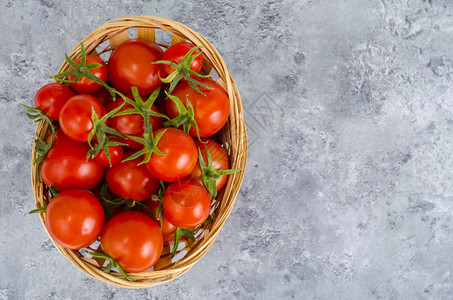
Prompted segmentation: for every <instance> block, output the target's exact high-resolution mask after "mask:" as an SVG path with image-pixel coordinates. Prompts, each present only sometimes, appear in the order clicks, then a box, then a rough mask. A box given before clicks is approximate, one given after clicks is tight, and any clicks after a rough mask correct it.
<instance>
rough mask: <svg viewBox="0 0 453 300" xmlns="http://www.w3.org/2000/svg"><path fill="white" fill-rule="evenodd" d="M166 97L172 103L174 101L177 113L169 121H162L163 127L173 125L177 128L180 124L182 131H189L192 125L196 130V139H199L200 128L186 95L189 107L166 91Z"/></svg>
mask: <svg viewBox="0 0 453 300" xmlns="http://www.w3.org/2000/svg"><path fill="white" fill-rule="evenodd" d="M167 97H168V98H169V99H170V100H171V101H173V103H175V105H176V108H177V109H178V113H179V115H178V116H177V117H175V118H173V119H171V120H169V121H166V122H164V123H163V125H164V127H169V126H173V127H175V128H178V127H179V126H181V125H182V127H183V130H184V132H185V133H189V130H190V127H192V126H193V127H194V128H195V130H196V131H197V136H198V140H200V141H201V139H200V129H199V128H198V124H197V121H195V111H194V108H193V105H192V103H190V101H189V99H187V96H186V103H187V104H188V105H189V108H186V107H185V106H184V104H183V103H182V101H181V100H180V99H179V98H178V97H176V96H173V95H170V94H169V93H167Z"/></svg>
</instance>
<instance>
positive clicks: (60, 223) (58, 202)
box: [45, 189, 104, 250]
mask: <svg viewBox="0 0 453 300" xmlns="http://www.w3.org/2000/svg"><path fill="white" fill-rule="evenodd" d="M45 216H46V228H47V231H48V232H49V234H50V236H51V237H52V239H53V240H54V241H55V242H57V243H58V244H60V245H61V246H63V247H65V248H69V249H73V250H78V249H81V248H84V247H87V246H89V245H91V244H92V243H93V242H94V241H95V240H96V239H97V238H98V236H99V234H100V233H101V230H102V227H103V226H104V210H103V208H102V205H101V203H100V202H99V200H98V199H96V197H94V196H93V195H92V194H90V193H89V192H87V191H84V190H76V189H73V190H66V191H63V192H61V193H60V194H58V195H57V196H55V197H54V198H53V199H52V200H51V201H50V203H49V205H48V206H47V208H46V213H45Z"/></svg>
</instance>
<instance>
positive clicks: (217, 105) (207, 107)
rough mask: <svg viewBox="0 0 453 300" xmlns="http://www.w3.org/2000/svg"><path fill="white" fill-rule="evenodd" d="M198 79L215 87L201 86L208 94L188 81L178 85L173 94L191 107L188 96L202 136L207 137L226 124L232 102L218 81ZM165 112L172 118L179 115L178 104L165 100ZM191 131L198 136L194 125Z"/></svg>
mask: <svg viewBox="0 0 453 300" xmlns="http://www.w3.org/2000/svg"><path fill="white" fill-rule="evenodd" d="M198 80H199V81H200V82H202V83H205V84H207V85H209V86H211V87H213V89H212V90H209V89H206V88H203V87H201V86H200V89H201V90H202V91H203V93H205V94H206V96H203V95H202V94H200V93H198V92H197V91H195V90H194V89H193V88H192V87H191V86H190V85H189V84H188V83H187V82H180V83H179V84H178V85H176V87H175V89H174V90H173V92H172V95H173V96H176V97H178V98H179V99H180V100H181V101H182V102H183V103H184V105H185V106H186V108H189V104H188V103H187V101H186V97H187V98H188V100H189V102H190V103H191V104H192V105H193V109H194V112H195V121H196V122H197V124H198V127H199V130H200V136H201V137H207V136H211V135H213V134H214V133H216V132H217V131H219V130H220V129H221V128H222V127H223V125H225V123H226V121H227V119H228V116H229V114H230V102H229V100H228V96H227V94H226V93H225V91H224V90H223V89H222V87H221V86H220V85H219V84H218V83H217V82H215V81H214V80H212V79H207V78H199V79H198ZM165 112H166V113H167V115H168V116H169V117H170V118H172V119H173V118H175V117H176V116H178V108H177V106H176V105H175V103H174V102H173V101H171V100H169V99H167V101H165ZM189 133H190V135H191V136H197V131H196V130H195V128H194V127H191V128H190V131H189Z"/></svg>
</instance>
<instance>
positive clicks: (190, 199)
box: [163, 180, 211, 228]
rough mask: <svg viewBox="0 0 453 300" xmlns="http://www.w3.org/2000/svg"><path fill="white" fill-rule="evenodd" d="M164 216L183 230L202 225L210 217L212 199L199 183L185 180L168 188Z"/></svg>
mask: <svg viewBox="0 0 453 300" xmlns="http://www.w3.org/2000/svg"><path fill="white" fill-rule="evenodd" d="M163 209H164V216H165V217H166V218H167V220H168V221H169V222H170V223H171V224H173V225H175V226H177V227H181V228H192V227H195V226H198V225H201V224H202V223H203V222H204V221H206V219H207V218H208V217H209V212H210V210H211V199H210V198H209V193H208V191H207V190H206V189H205V188H204V187H203V186H202V185H201V184H199V183H198V182H195V181H193V180H183V181H179V182H175V183H172V184H170V185H169V186H168V188H167V190H166V191H165V196H164V208H163Z"/></svg>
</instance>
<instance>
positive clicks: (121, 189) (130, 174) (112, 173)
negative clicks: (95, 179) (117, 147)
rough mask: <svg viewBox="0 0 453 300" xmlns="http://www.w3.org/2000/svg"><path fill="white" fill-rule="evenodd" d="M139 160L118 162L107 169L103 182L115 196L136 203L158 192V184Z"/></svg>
mask: <svg viewBox="0 0 453 300" xmlns="http://www.w3.org/2000/svg"><path fill="white" fill-rule="evenodd" d="M125 156H127V155H125ZM139 162H140V159H134V160H130V161H125V162H120V163H118V164H116V165H113V166H111V167H109V168H107V171H106V173H105V180H106V182H107V185H108V187H109V190H111V191H112V192H113V193H114V194H115V195H117V196H119V197H121V198H125V199H129V200H136V201H144V200H148V199H150V198H151V195H153V194H154V193H156V192H157V191H158V190H159V187H160V182H159V180H158V179H156V178H155V177H153V176H152V175H151V174H150V173H149V172H148V170H147V169H146V167H145V166H144V165H139V166H137V164H138V163H139Z"/></svg>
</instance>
